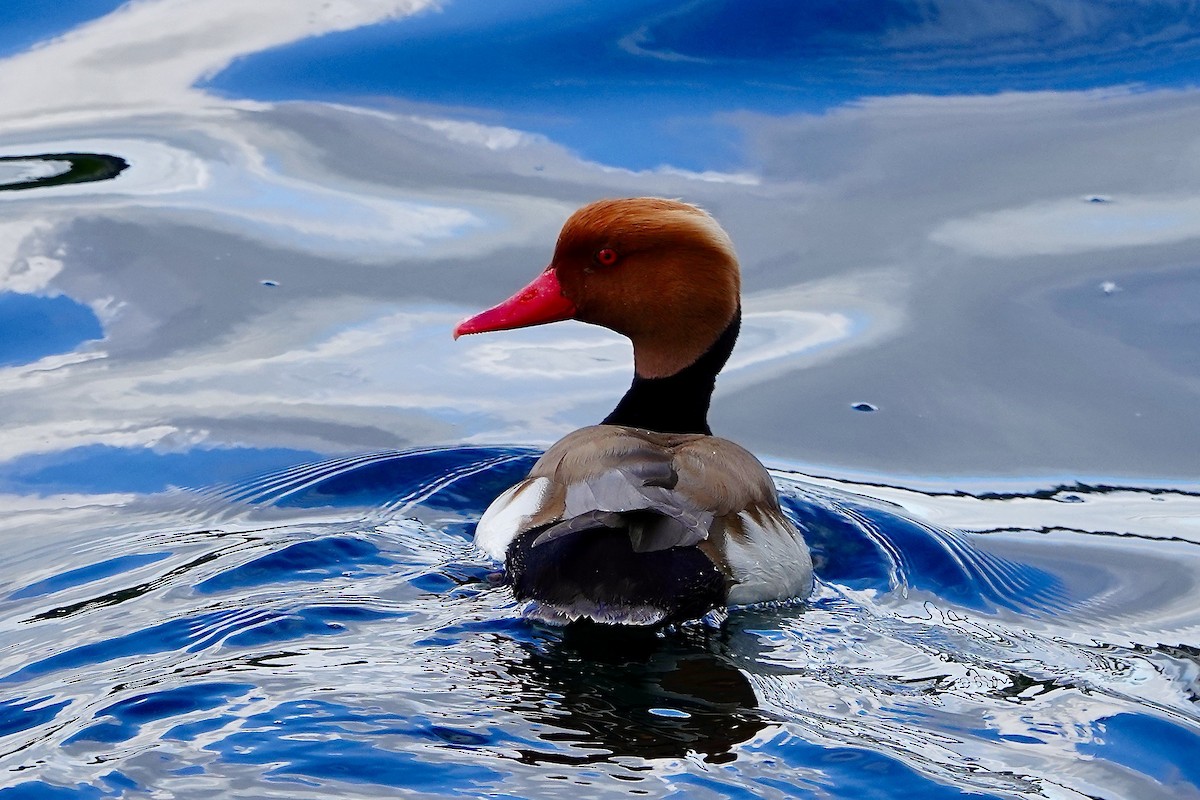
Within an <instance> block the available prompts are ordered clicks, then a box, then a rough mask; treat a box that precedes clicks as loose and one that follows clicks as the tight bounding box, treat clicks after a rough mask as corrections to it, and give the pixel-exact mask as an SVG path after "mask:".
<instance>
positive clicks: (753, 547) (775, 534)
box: [725, 511, 812, 606]
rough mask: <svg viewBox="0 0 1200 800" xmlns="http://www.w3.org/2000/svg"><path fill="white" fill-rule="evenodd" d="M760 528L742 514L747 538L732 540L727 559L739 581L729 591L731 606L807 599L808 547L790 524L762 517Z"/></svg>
mask: <svg viewBox="0 0 1200 800" xmlns="http://www.w3.org/2000/svg"><path fill="white" fill-rule="evenodd" d="M763 517H764V519H763V522H764V524H762V525H760V524H759V523H758V522H756V521H755V520H754V517H753V516H751V515H750V514H749V513H747V512H745V511H742V512H741V513H739V514H738V518H739V519H740V520H741V521H742V526H743V529H744V530H745V533H746V536H745V538H744V539H738V538H735V537H732V536H731V537H729V539H728V545H727V547H726V549H725V557H726V558H727V559H728V561H729V567H730V569H731V570H732V571H733V577H734V579H735V580H736V581H737V583H736V584H734V585H733V587H732V588H730V590H729V605H731V606H741V605H748V604H750V603H762V602H765V601H767V600H786V599H790V598H793V597H806V596H807V595H808V593H809V592H811V591H812V557H811V556H810V555H809V554H808V545H806V544H805V543H804V538H803V537H802V536H801V535H800V534H799V532H798V531H796V530H795V529H794V528H793V527H792V525H791V523H790V522H788V521H787V520H786V519H783V518H781V517H777V516H775V515H773V514H766V515H763Z"/></svg>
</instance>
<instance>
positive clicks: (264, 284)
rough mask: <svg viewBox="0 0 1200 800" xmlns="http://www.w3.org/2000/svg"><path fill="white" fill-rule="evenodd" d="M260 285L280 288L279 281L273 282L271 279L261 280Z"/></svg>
mask: <svg viewBox="0 0 1200 800" xmlns="http://www.w3.org/2000/svg"><path fill="white" fill-rule="evenodd" d="M259 283H260V284H262V285H263V286H278V285H279V281H273V280H269V279H267V280H261V281H259Z"/></svg>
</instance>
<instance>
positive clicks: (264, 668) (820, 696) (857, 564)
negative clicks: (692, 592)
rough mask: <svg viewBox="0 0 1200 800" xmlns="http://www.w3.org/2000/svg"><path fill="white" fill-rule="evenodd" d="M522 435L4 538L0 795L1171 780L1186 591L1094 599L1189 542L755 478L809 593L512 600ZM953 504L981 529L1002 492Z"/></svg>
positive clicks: (1061, 787) (960, 788)
mask: <svg viewBox="0 0 1200 800" xmlns="http://www.w3.org/2000/svg"><path fill="white" fill-rule="evenodd" d="M534 456H535V453H534V452H533V451H531V450H528V449H524V448H504V447H464V448H427V449H423V450H415V451H407V452H386V453H378V454H372V455H366V456H357V457H349V458H342V459H330V460H326V461H322V462H318V463H313V464H305V465H300V466H297V467H294V468H291V469H287V470H283V471H279V472H275V473H271V474H269V475H265V476H259V477H255V478H252V479H248V480H246V481H241V482H238V483H233V484H226V485H222V486H219V487H214V488H213V489H210V490H203V491H199V492H182V491H177V492H172V493H167V494H164V495H160V496H157V497H153V498H146V499H144V500H143V501H140V504H135V505H133V506H130V507H127V508H126V509H125V513H124V514H123V518H122V522H121V524H120V525H119V526H116V527H112V523H111V522H110V523H107V524H108V525H109V526H110V527H105V524H97V525H96V526H94V527H93V528H92V529H91V530H90V531H89V533H88V535H87V536H86V537H80V536H78V535H76V536H75V537H74V538H72V537H65V538H60V540H58V541H56V542H55V546H54V547H53V548H51V547H39V546H32V545H31V546H30V547H29V548H28V549H26V550H24V551H22V552H20V553H15V554H14V555H13V558H14V564H15V565H17V566H18V567H19V568H20V569H22V570H23V571H24V573H25V574H27V575H28V576H29V577H28V578H27V579H26V580H25V581H24V582H22V583H20V584H19V585H15V586H13V587H11V588H10V589H9V590H8V593H7V594H6V595H5V601H4V604H3V606H2V608H3V609H4V614H3V616H2V617H0V626H3V627H4V628H5V629H6V631H7V632H8V636H9V639H10V641H13V642H14V643H15V647H14V648H12V649H11V651H10V652H9V653H6V654H5V655H3V656H0V675H2V676H3V677H0V688H2V689H3V691H2V692H0V753H3V754H5V755H3V760H4V763H5V765H6V767H7V768H8V769H9V770H13V772H10V773H9V774H10V776H11V777H14V778H18V776H19V778H18V782H13V783H12V784H11V785H10V788H9V789H7V790H4V791H5V792H6V793H7V794H6V796H12V797H22V796H38V797H43V796H50V797H54V796H62V797H72V798H75V797H103V796H120V795H133V794H138V793H142V792H146V791H150V790H151V787H152V788H153V790H154V791H159V792H166V793H170V794H173V795H175V796H197V795H201V794H206V793H207V794H211V793H213V792H214V791H223V790H227V789H228V787H230V786H235V787H242V788H241V789H240V790H239V791H242V792H243V793H249V794H253V795H255V796H262V797H270V796H280V797H307V796H311V797H330V796H346V797H353V796H364V797H365V796H372V795H374V794H377V793H378V791H379V790H380V789H381V788H383V789H387V790H394V791H404V792H414V793H417V794H435V793H436V794H447V793H451V794H452V793H454V792H458V793H460V794H463V795H466V796H479V795H481V794H487V793H504V794H509V795H514V796H522V797H534V796H548V795H550V794H554V793H556V792H559V791H561V790H562V788H563V787H564V786H575V785H584V786H586V787H587V791H588V793H589V795H594V796H598V797H602V796H627V795H628V794H629V793H630V792H631V791H635V792H644V793H646V794H649V795H652V796H669V795H671V793H672V792H679V791H686V792H687V793H688V796H689V797H691V796H696V797H708V796H712V797H716V796H720V795H723V794H728V793H729V792H735V791H736V792H742V793H745V792H752V793H754V794H755V795H756V796H794V795H796V794H802V795H815V796H827V797H850V796H855V797H857V796H887V797H896V796H901V795H910V796H918V797H923V798H927V797H932V798H940V797H946V798H949V797H963V796H967V795H970V796H976V797H977V796H980V795H983V796H992V797H1005V798H1012V797H1030V798H1035V797H1043V798H1061V797H1083V796H1085V795H1087V794H1089V793H1091V794H1094V793H1095V787H1098V786H1103V787H1109V788H1110V789H1111V791H1112V792H1114V793H1115V795H1114V796H1126V797H1139V798H1158V797H1168V796H1170V797H1177V796H1180V795H1181V794H1186V792H1185V791H1183V790H1184V789H1186V788H1187V786H1188V785H1189V782H1194V781H1195V779H1196V776H1195V775H1194V774H1192V773H1191V772H1189V771H1188V769H1189V768H1188V767H1187V766H1186V759H1185V758H1184V757H1183V756H1182V754H1183V753H1187V752H1190V749H1191V748H1193V747H1194V746H1195V742H1196V741H1197V737H1200V714H1198V713H1197V706H1196V697H1197V690H1198V686H1200V683H1198V681H1200V657H1198V656H1197V650H1196V648H1195V647H1194V646H1193V645H1192V644H1189V642H1194V636H1193V633H1194V631H1195V629H1196V626H1197V617H1196V615H1195V612H1194V610H1192V611H1190V613H1187V614H1185V613H1183V612H1182V611H1181V608H1182V606H1183V605H1185V603H1184V601H1183V600H1182V599H1181V598H1179V597H1178V596H1176V595H1175V594H1174V593H1173V592H1171V591H1168V592H1155V591H1149V590H1147V591H1144V592H1141V593H1133V594H1127V597H1128V598H1129V599H1130V600H1131V602H1132V606H1136V607H1132V606H1131V607H1125V608H1121V609H1119V610H1117V609H1114V607H1113V604H1114V598H1113V592H1114V591H1116V592H1122V591H1125V587H1129V586H1132V585H1135V584H1138V583H1139V582H1143V581H1144V580H1145V578H1144V577H1143V576H1144V575H1150V574H1155V573H1157V574H1161V575H1166V576H1167V580H1168V584H1169V585H1170V586H1172V587H1174V588H1176V589H1183V588H1186V587H1187V586H1190V584H1185V583H1178V582H1177V583H1171V581H1172V580H1174V579H1173V578H1170V577H1169V575H1170V573H1164V571H1163V569H1162V564H1163V562H1164V561H1171V560H1174V561H1176V562H1178V566H1179V568H1180V570H1181V573H1180V577H1179V580H1180V581H1182V580H1183V577H1182V575H1183V573H1185V572H1187V571H1189V570H1191V571H1192V572H1195V570H1196V561H1195V559H1196V557H1197V556H1196V555H1195V553H1193V551H1194V549H1195V548H1194V547H1193V546H1191V545H1190V544H1187V543H1180V542H1170V541H1154V542H1146V541H1145V540H1141V539H1136V538H1129V537H1123V538H1120V539H1114V538H1113V537H1106V536H1095V535H1090V534H1079V533H1075V534H1067V533H1049V534H1048V533H1043V532H1038V531H1033V530H1026V531H1019V530H1018V531H1012V530H1010V531H1009V532H1006V533H991V534H979V533H967V532H964V531H963V530H954V529H950V528H948V527H942V526H939V525H933V524H930V523H927V522H924V521H922V519H921V518H920V517H919V516H917V515H916V514H914V513H911V512H909V511H907V510H905V508H904V507H902V506H901V505H897V504H894V503H891V502H887V501H885V500H883V499H880V498H881V497H882V496H885V495H888V494H889V492H887V491H883V490H882V489H881V490H879V491H876V492H875V493H874V494H875V495H876V496H874V497H872V496H868V495H866V494H862V493H861V492H857V491H854V490H853V489H854V487H852V486H850V485H836V484H834V483H832V482H830V481H828V480H825V481H810V480H805V479H804V478H803V477H802V476H791V477H787V478H782V477H781V478H779V484H780V489H781V492H782V495H783V502H784V505H785V507H786V510H787V513H788V514H789V515H791V516H792V517H793V519H795V520H796V521H797V522H798V523H799V524H801V525H803V526H804V527H805V530H806V532H807V534H808V535H809V537H810V539H811V541H812V543H813V549H814V553H815V554H816V555H817V565H818V567H817V572H818V577H819V582H818V589H817V592H816V594H815V595H814V596H813V598H812V599H811V600H810V601H809V602H807V603H804V604H786V603H785V604H775V605H765V606H762V607H754V608H747V609H742V610H737V611H734V612H733V613H731V614H730V615H729V618H728V620H727V621H726V622H725V623H724V625H722V626H720V627H715V628H714V627H708V626H684V627H683V628H681V629H680V630H678V631H675V632H673V633H669V634H665V635H657V634H649V635H647V634H646V633H645V632H641V633H636V632H616V633H614V634H611V635H600V634H598V633H597V632H596V631H594V630H588V629H567V630H563V629H557V628H551V627H544V626H542V625H540V624H538V623H535V622H531V621H530V620H527V619H525V618H524V617H522V616H521V613H520V609H519V607H518V606H517V605H516V604H515V603H514V601H513V599H512V596H511V594H509V592H508V590H507V589H506V588H504V587H503V586H502V585H500V584H499V583H498V582H497V581H496V580H495V579H494V574H495V572H496V570H497V569H498V565H496V564H495V563H493V562H491V561H489V560H488V559H486V558H484V557H483V556H482V555H480V554H478V553H476V552H475V551H474V550H473V548H472V545H471V543H470V536H471V532H472V531H471V529H472V526H473V524H474V521H475V520H476V519H477V518H478V516H479V514H480V513H481V511H482V509H483V507H484V506H485V505H486V504H487V502H488V501H490V499H491V497H492V496H494V495H495V493H497V492H498V491H500V490H501V489H502V488H504V487H505V486H506V485H507V484H508V483H509V482H511V481H513V480H516V479H517V478H518V477H519V476H520V475H521V474H523V472H524V471H525V470H527V469H528V466H529V464H530V462H531V460H532V459H533V458H534ZM897 491H898V490H897ZM891 496H893V497H897V496H899V495H898V494H896V493H895V492H892V493H891ZM920 498H921V500H920V502H921V503H923V504H925V506H926V507H929V508H931V509H932V510H933V511H935V512H937V511H938V508H937V503H939V502H941V501H939V500H938V498H937V496H936V495H934V494H922V495H920ZM912 499H913V497H912V496H910V497H908V500H912ZM906 502H907V501H906ZM945 502H946V503H962V502H964V501H963V498H962V497H959V496H955V497H948V498H946V499H945ZM974 502H976V503H981V504H983V506H982V507H984V508H987V509H989V511H988V514H986V515H985V516H986V517H987V521H990V522H994V523H997V524H996V526H995V527H1001V525H1000V523H1003V521H1004V517H1005V510H1006V509H1012V508H1017V507H1018V506H1019V505H1020V504H1022V503H1025V502H1029V501H1028V498H1027V497H1022V498H1017V497H1014V498H1011V499H1008V500H998V499H988V500H978V499H977V500H975V501H974ZM1036 502H1043V503H1047V504H1053V505H1054V506H1055V507H1057V508H1071V509H1076V512H1075V513H1077V514H1078V515H1080V516H1079V517H1078V518H1077V519H1076V520H1075V521H1076V522H1079V523H1081V526H1082V522H1081V521H1082V520H1083V519H1084V518H1086V517H1087V516H1088V515H1089V514H1091V509H1089V508H1088V502H1090V501H1088V502H1084V503H1082V504H1079V503H1076V504H1068V505H1066V506H1064V505H1063V504H1060V503H1057V502H1056V501H1055V500H1054V499H1052V497H1043V498H1041V499H1039V500H1036ZM956 507H960V506H956ZM101 513H103V512H102V510H98V511H97V514H101ZM939 513H940V512H939ZM935 516H936V514H935ZM1133 516H1137V515H1136V514H1134V515H1133ZM68 519H69V520H70V529H71V530H74V531H78V530H79V528H80V526H79V524H78V512H73V513H72V515H70V516H69V517H68ZM96 519H97V521H98V523H99V520H100V519H101V517H99V516H97V518H96ZM48 524H50V523H48ZM1147 524H1153V523H1152V522H1150V523H1147ZM1009 527H1013V526H1009ZM1135 527H1136V526H1135ZM1130 532H1135V533H1136V532H1137V531H1136V530H1133V531H1130ZM1114 547H1118V548H1119V550H1120V553H1121V555H1122V557H1121V558H1119V559H1115V560H1114V559H1113V557H1112V556H1113V553H1114ZM1162 548H1167V549H1171V550H1172V551H1173V552H1172V553H1165V552H1162V551H1161V549H1162ZM1098 561H1102V562H1103V563H1106V564H1108V566H1107V568H1106V569H1107V573H1105V574H1103V575H1100V577H1098V578H1097V577H1095V573H1096V570H1094V569H1093V564H1094V563H1096V562H1098ZM1081 576H1085V577H1081ZM1089 576H1090V577H1089ZM1085 578H1086V579H1085ZM1188 596H1194V595H1188ZM1134 623H1136V624H1134ZM1149 623H1153V624H1149ZM1151 631H1154V632H1151ZM1181 759H1182V760H1181ZM1172 763H1176V764H1177V769H1176V771H1174V772H1172V771H1171V764H1172ZM781 765H786V766H787V769H781ZM684 787H686V788H684ZM881 793H882V794H881Z"/></svg>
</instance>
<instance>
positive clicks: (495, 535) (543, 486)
mask: <svg viewBox="0 0 1200 800" xmlns="http://www.w3.org/2000/svg"><path fill="white" fill-rule="evenodd" d="M549 488H550V479H549V478H532V479H527V480H523V481H521V482H520V483H518V484H517V485H515V486H513V487H512V488H510V489H509V490H508V491H506V492H505V493H504V494H502V495H500V496H499V497H497V498H496V499H495V500H493V501H492V504H491V505H490V506H488V507H487V511H485V512H483V517H482V518H480V520H479V525H478V526H476V528H475V546H476V547H478V548H479V549H480V550H482V551H483V552H485V553H487V554H488V555H489V556H491V557H492V558H494V559H497V560H499V561H503V560H504V555H505V553H507V552H508V545H509V544H510V543H511V542H512V540H513V539H515V538H516V536H517V534H518V533H520V532H521V531H522V530H524V528H525V526H526V525H527V524H529V520H530V518H531V517H533V515H534V514H536V513H537V512H538V511H540V510H541V508H542V503H543V502H544V501H545V498H546V491H547V490H548V489H549Z"/></svg>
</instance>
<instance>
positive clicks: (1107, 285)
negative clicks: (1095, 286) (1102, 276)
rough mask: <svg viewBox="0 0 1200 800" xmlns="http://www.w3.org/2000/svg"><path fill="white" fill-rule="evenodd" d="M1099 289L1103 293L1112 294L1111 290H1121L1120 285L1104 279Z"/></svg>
mask: <svg viewBox="0 0 1200 800" xmlns="http://www.w3.org/2000/svg"><path fill="white" fill-rule="evenodd" d="M1100 291H1102V292H1104V293H1105V294H1112V293H1113V292H1119V291H1121V287H1120V286H1117V284H1116V282H1115V281H1104V282H1103V283H1101V284H1100Z"/></svg>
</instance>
